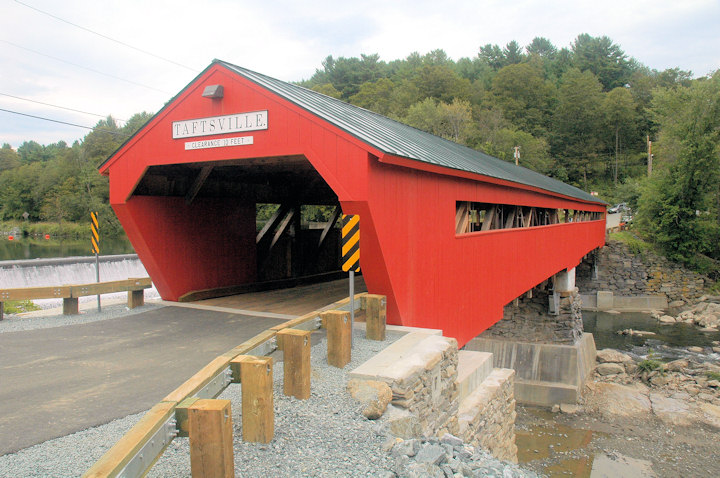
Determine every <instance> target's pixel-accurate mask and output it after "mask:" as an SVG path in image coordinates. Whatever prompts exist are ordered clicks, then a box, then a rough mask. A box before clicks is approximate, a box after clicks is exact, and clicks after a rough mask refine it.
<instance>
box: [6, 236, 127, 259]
mask: <svg viewBox="0 0 720 478" xmlns="http://www.w3.org/2000/svg"><path fill="white" fill-rule="evenodd" d="M100 241H101V242H100V254H102V255H115V254H132V253H133V252H135V251H134V250H133V247H132V245H131V244H130V241H128V240H127V239H125V238H124V237H123V238H101V239H100ZM91 255H93V254H92V252H91V251H90V237H89V235H88V238H87V240H79V239H66V240H61V239H52V238H51V239H42V238H28V237H20V238H13V240H12V241H11V240H8V238H7V237H0V261H14V260H22V259H40V258H51V257H75V256H91Z"/></svg>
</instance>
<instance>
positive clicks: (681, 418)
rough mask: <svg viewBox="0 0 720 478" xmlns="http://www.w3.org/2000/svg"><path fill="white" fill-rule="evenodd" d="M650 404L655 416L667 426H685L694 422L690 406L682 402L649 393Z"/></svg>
mask: <svg viewBox="0 0 720 478" xmlns="http://www.w3.org/2000/svg"><path fill="white" fill-rule="evenodd" d="M650 403H651V405H652V411H653V413H654V414H655V416H657V417H658V418H659V419H660V420H662V421H663V422H664V423H666V424H668V425H673V426H687V425H690V424H692V423H693V421H694V420H693V416H692V413H691V410H690V406H689V405H688V404H687V403H686V402H684V401H682V400H677V399H675V398H668V397H665V396H663V395H660V394H659V393H651V394H650Z"/></svg>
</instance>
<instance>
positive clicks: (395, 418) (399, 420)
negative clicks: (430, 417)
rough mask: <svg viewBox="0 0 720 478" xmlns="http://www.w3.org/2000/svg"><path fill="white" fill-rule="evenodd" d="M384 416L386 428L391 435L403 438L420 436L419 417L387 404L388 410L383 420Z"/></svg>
mask: <svg viewBox="0 0 720 478" xmlns="http://www.w3.org/2000/svg"><path fill="white" fill-rule="evenodd" d="M386 418H387V422H386V423H387V429H388V432H389V433H390V434H391V435H392V436H395V437H398V438H402V439H404V440H409V439H411V438H421V437H422V425H421V424H420V419H418V417H417V416H416V415H414V414H412V413H410V412H409V411H407V410H404V409H402V408H398V407H394V406H392V405H388V411H387V413H386V414H385V417H384V418H383V420H385V419H386Z"/></svg>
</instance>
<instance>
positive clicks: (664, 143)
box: [639, 71, 720, 264]
mask: <svg viewBox="0 0 720 478" xmlns="http://www.w3.org/2000/svg"><path fill="white" fill-rule="evenodd" d="M653 112H654V114H655V115H656V121H657V122H658V124H659V125H660V140H659V142H658V143H657V148H656V149H655V151H656V153H657V154H656V157H657V158H658V159H659V161H658V162H657V164H658V166H659V169H656V170H654V171H653V174H654V176H653V178H652V180H650V181H648V182H647V184H646V187H645V189H644V190H643V192H642V195H641V197H640V215H639V216H640V217H639V220H640V224H641V226H642V227H643V229H644V230H645V231H646V232H647V233H648V234H649V235H650V236H651V237H653V238H654V240H655V241H656V242H657V243H658V244H659V245H660V246H661V247H662V248H663V249H664V250H665V252H666V254H667V255H668V257H670V258H671V259H673V260H679V261H683V262H686V263H691V264H693V263H695V261H696V254H697V253H701V254H709V255H711V256H713V257H714V258H715V259H718V258H720V246H719V244H720V71H718V72H716V73H715V74H714V75H713V76H712V77H710V78H707V79H700V80H695V81H693V82H692V84H691V85H690V86H689V87H679V88H664V89H661V90H658V91H657V92H656V93H655V97H654V99H653Z"/></svg>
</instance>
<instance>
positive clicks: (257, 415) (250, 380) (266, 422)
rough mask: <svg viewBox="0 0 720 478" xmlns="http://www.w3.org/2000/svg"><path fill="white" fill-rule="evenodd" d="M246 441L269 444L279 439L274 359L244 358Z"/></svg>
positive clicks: (243, 407)
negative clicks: (274, 387) (274, 395)
mask: <svg viewBox="0 0 720 478" xmlns="http://www.w3.org/2000/svg"><path fill="white" fill-rule="evenodd" d="M233 363H235V364H238V363H239V364H240V383H241V384H242V392H241V393H242V430H243V440H244V441H248V442H258V443H269V442H270V440H272V439H273V437H274V436H275V408H274V398H273V390H272V386H273V373H272V357H255V356H251V355H240V356H238V357H236V358H235V359H233V360H232V362H231V367H233V365H232V364H233Z"/></svg>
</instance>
